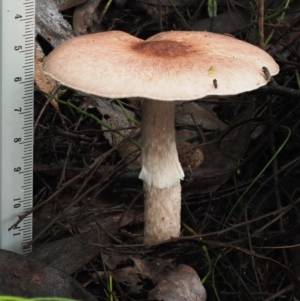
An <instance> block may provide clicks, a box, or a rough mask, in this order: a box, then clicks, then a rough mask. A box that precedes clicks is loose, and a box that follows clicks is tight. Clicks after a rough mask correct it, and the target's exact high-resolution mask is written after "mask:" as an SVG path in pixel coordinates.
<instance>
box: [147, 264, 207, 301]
mask: <svg viewBox="0 0 300 301" xmlns="http://www.w3.org/2000/svg"><path fill="white" fill-rule="evenodd" d="M148 298H149V299H151V300H164V301H174V300H176V301H192V300H193V301H205V300H206V291H205V288H204V286H203V285H202V283H201V281H200V278H199V276H198V274H197V273H196V272H195V270H193V269H192V268H191V267H189V266H187V265H184V264H180V265H179V266H178V267H177V268H176V269H175V270H174V271H171V272H170V273H169V274H168V275H167V276H166V277H162V279H161V280H160V282H159V283H158V284H157V286H156V287H155V288H154V289H153V290H152V291H150V293H149V294H148Z"/></svg>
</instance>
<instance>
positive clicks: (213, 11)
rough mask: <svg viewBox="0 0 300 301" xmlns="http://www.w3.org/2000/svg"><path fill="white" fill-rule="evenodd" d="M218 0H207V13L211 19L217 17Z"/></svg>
mask: <svg viewBox="0 0 300 301" xmlns="http://www.w3.org/2000/svg"><path fill="white" fill-rule="evenodd" d="M217 6H218V5H217V0H207V11H208V15H209V17H210V18H211V17H216V16H217Z"/></svg>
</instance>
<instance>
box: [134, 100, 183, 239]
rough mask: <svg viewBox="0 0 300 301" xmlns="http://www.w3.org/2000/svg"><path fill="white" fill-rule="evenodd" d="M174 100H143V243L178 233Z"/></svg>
mask: <svg viewBox="0 0 300 301" xmlns="http://www.w3.org/2000/svg"><path fill="white" fill-rule="evenodd" d="M174 114H175V103H174V102H163V101H157V100H148V99H144V100H143V106H142V170H141V173H140V176H139V178H140V179H142V180H143V181H144V191H145V217H144V221H145V230H144V242H145V243H153V242H158V241H162V240H166V239H170V238H171V237H177V236H179V233H180V210H181V186H180V180H181V179H182V178H183V177H184V173H183V170H182V168H181V165H180V163H179V160H178V153H177V149H176V141H175V128H174Z"/></svg>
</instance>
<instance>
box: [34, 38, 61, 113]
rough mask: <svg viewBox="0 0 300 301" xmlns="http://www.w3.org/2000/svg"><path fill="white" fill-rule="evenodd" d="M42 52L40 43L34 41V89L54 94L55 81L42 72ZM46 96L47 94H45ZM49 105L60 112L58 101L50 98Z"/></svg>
mask: <svg viewBox="0 0 300 301" xmlns="http://www.w3.org/2000/svg"><path fill="white" fill-rule="evenodd" d="M44 57H45V55H44V52H43V50H42V49H41V47H40V45H39V44H38V43H37V42H36V46H35V56H34V61H35V64H34V82H35V86H36V89H38V90H40V91H42V92H45V93H47V94H49V95H53V94H54V96H56V95H55V93H56V90H57V87H58V85H57V83H56V82H55V80H53V79H52V78H51V77H50V76H47V75H46V74H45V73H44V72H43V60H44ZM47 97H48V96H47ZM50 103H51V105H52V106H53V107H54V108H55V110H56V111H57V112H58V113H59V114H60V111H59V106H58V103H57V102H56V101H55V100H53V99H52V98H50Z"/></svg>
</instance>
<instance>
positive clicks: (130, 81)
mask: <svg viewBox="0 0 300 301" xmlns="http://www.w3.org/2000/svg"><path fill="white" fill-rule="evenodd" d="M263 67H265V68H266V69H264V68H263ZM263 70H268V71H269V73H270V75H275V74H277V73H278V72H279V67H278V65H277V64H276V62H275V61H274V59H273V58H272V57H271V56H270V55H268V53H266V52H265V51H263V50H261V49H260V48H258V47H256V46H253V45H251V44H248V43H246V42H243V41H240V40H238V39H235V38H232V37H229V36H225V35H220V34H214V33H210V32H183V31H169V32H162V33H159V34H156V35H154V36H152V37H151V38H149V39H148V40H141V39H139V38H136V37H134V36H131V35H129V34H127V33H125V32H121V31H109V32H103V33H96V34H89V35H84V36H80V37H76V38H73V39H70V40H68V41H67V42H65V43H63V44H61V45H59V46H58V47H57V48H55V49H54V50H53V51H52V52H51V53H50V54H49V55H48V57H47V58H46V59H45V61H44V72H45V73H46V74H48V75H50V76H51V77H53V78H54V79H56V80H57V81H59V82H61V83H62V84H63V85H65V86H68V87H71V88H74V89H75V90H80V91H83V92H85V93H88V94H94V95H99V96H104V97H108V98H125V97H145V98H151V99H156V100H193V99H198V98H202V97H205V96H208V95H234V94H238V93H242V92H246V91H250V90H253V89H256V88H258V87H260V86H263V85H265V84H266V83H267V82H268V80H269V78H268V76H267V75H266V74H265V73H266V71H265V72H264V71H263Z"/></svg>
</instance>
